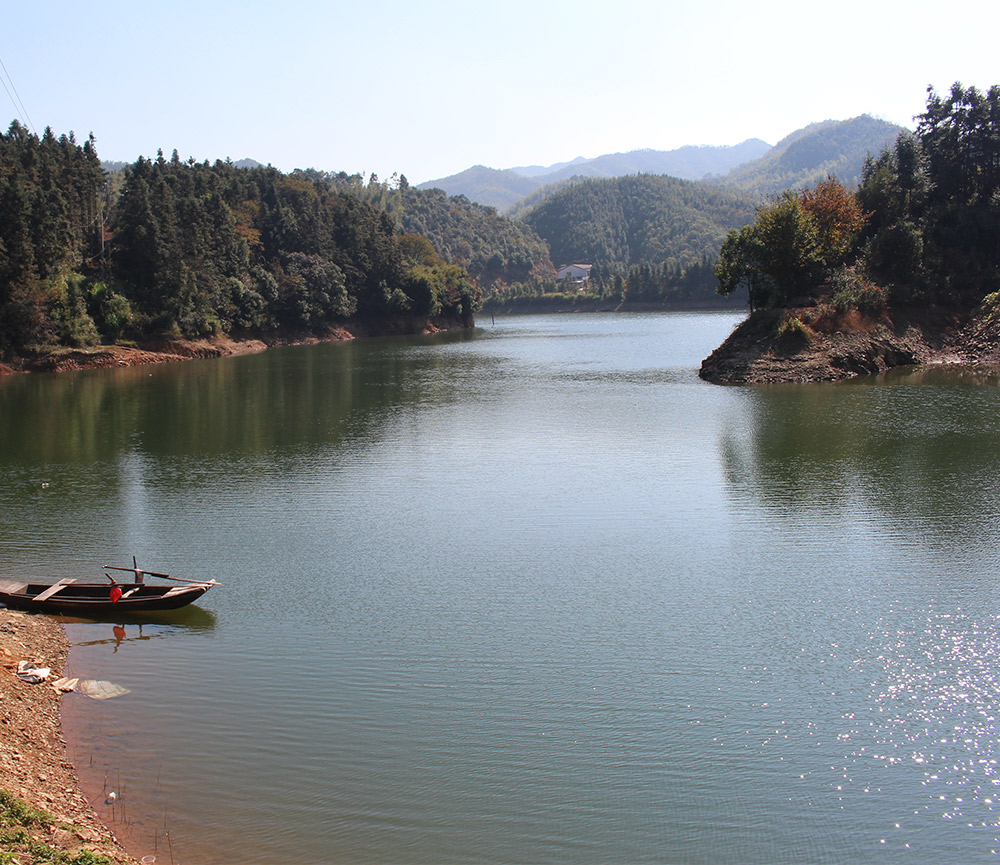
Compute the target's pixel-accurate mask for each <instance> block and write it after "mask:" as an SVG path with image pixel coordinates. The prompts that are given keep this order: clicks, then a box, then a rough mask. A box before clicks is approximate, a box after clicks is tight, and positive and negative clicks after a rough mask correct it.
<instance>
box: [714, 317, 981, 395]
mask: <svg viewBox="0 0 1000 865" xmlns="http://www.w3.org/2000/svg"><path fill="white" fill-rule="evenodd" d="M998 337H1000V327H998V326H997V324H996V323H991V322H989V321H987V320H985V319H982V318H977V317H975V316H970V315H968V314H962V313H959V312H954V311H948V310H940V309H931V310H905V311H894V312H893V313H892V314H889V313H882V314H880V315H877V316H863V315H861V314H859V313H858V312H856V311H851V312H847V313H838V312H835V311H833V310H832V309H831V308H830V307H828V306H811V307H796V308H791V309H778V310H765V311H761V312H756V313H754V314H752V315H751V316H750V317H748V318H747V319H746V320H745V321H743V322H742V323H741V324H740V325H739V326H738V327H737V328H736V329H735V330H734V331H733V332H732V334H730V336H729V337H728V339H726V341H725V342H724V343H723V344H722V345H721V346H719V347H718V348H717V349H716V350H715V351H714V352H712V354H711V355H710V356H709V357H708V358H706V359H705V361H704V362H703V363H702V365H701V371H700V373H699V374H700V376H701V377H702V378H703V379H705V380H707V381H711V382H716V383H720V384H736V383H751V384H752V383H766V382H808V381H837V380H839V379H845V378H852V377H853V376H857V375H871V374H877V373H880V372H885V371H886V370H889V369H892V368H894V367H898V366H912V365H917V364H921V365H922V364H934V363H968V364H974V363H993V362H996V361H997V359H998V358H1000V350H998V346H1000V340H998Z"/></svg>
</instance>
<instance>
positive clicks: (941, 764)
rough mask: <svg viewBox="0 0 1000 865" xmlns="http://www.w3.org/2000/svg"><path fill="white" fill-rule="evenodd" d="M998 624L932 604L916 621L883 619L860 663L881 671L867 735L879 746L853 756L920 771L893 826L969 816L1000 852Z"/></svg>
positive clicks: (916, 826) (917, 827)
mask: <svg viewBox="0 0 1000 865" xmlns="http://www.w3.org/2000/svg"><path fill="white" fill-rule="evenodd" d="M998 623H1000V618H998V617H990V618H985V619H977V618H974V617H972V616H970V615H967V614H964V613H962V612H958V613H956V614H947V613H936V612H934V611H933V610H928V611H927V612H926V614H925V615H924V616H923V617H922V619H920V618H916V619H914V622H913V624H912V625H910V626H897V625H894V624H892V623H889V622H887V621H885V620H883V621H882V622H881V623H880V625H881V626H882V630H880V631H876V632H873V633H872V635H871V643H870V645H869V655H868V657H866V658H862V659H861V660H860V662H859V666H860V667H861V668H863V669H864V670H865V672H866V673H868V674H869V675H870V676H871V677H872V679H873V681H872V683H871V692H870V696H869V706H868V712H869V716H870V720H869V729H870V732H869V734H868V736H866V737H864V738H865V739H866V740H868V741H870V743H871V749H870V752H869V750H868V749H867V748H864V747H862V748H859V749H857V750H854V751H852V752H850V753H849V754H848V755H847V756H848V759H849V760H850V761H852V762H853V763H855V764H857V763H860V762H862V761H867V760H874V761H876V762H877V763H880V764H882V765H883V766H885V767H895V766H906V765H907V764H909V765H910V766H912V767H916V768H917V769H918V771H919V777H920V786H921V787H922V788H923V790H922V792H921V793H920V795H919V796H915V798H914V799H913V801H912V806H913V807H912V810H911V811H910V812H909V813H907V814H900V815H898V819H897V822H896V823H895V827H894V828H898V829H900V830H902V831H903V832H904V833H905V832H910V833H919V832H920V831H921V829H922V828H924V827H925V826H926V825H927V824H928V823H929V822H932V821H940V820H944V821H954V822H959V823H964V824H965V825H966V826H967V828H968V829H970V830H973V831H976V832H981V833H982V834H983V835H984V836H989V840H990V843H991V844H992V845H993V846H992V847H991V850H990V852H991V853H993V854H994V855H996V854H997V853H998V850H1000V814H998V808H997V803H998V801H1000V789H998V788H1000V772H998V768H997V767H998V765H1000V743H998V741H997V717H996V707H997V705H1000V681H998V678H997V676H996V673H995V670H996V669H997V666H998V664H1000V624H998ZM869 737H870V739H869Z"/></svg>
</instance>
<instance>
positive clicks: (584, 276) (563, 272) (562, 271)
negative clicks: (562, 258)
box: [556, 264, 594, 285]
mask: <svg viewBox="0 0 1000 865" xmlns="http://www.w3.org/2000/svg"><path fill="white" fill-rule="evenodd" d="M593 266H594V265H592V264H566V265H563V266H562V267H560V268H559V272H558V273H557V274H556V280H557V281H558V282H562V281H563V280H564V279H571V280H573V282H575V283H576V284H577V285H581V284H582V283H584V282H586V281H587V280H588V279H590V268H592V267H593Z"/></svg>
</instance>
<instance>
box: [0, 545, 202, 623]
mask: <svg viewBox="0 0 1000 865" xmlns="http://www.w3.org/2000/svg"><path fill="white" fill-rule="evenodd" d="M132 563H133V567H131V568H122V567H118V566H116V565H104V566H103V567H104V568H106V569H107V570H109V571H130V572H131V573H133V574H134V575H135V576H134V582H131V583H118V582H117V581H116V580H115V579H114V578H113V577H112V576H111V575H110V574H105V575H104V576H106V577H107V578H108V580H109V581H110V582H108V583H82V582H77V581H76V580H75V579H72V578H70V579H65V580H59V581H58V582H56V583H29V582H17V581H14V580H0V603H4V604H6V605H7V606H8V607H11V608H13V609H17V610H32V611H35V612H40V613H64V614H68V615H75V616H87V617H94V616H106V615H109V614H117V613H142V612H148V611H150V610H176V609H177V608H178V607H183V606H186V605H187V604H190V603H191V602H192V601H194V600H197V599H198V598H200V597H201V596H202V595H204V594H205V592H207V591H208V590H209V589H210V588H212V586H216V585H218V583H217V582H216V581H215V580H207V581H204V580H182V579H180V578H179V577H171V576H170V575H169V574H158V573H156V572H155V571H144V570H142V568H140V567H139V566H138V565H137V564H135V559H134V558H133V560H132ZM147 576H150V577H161V578H163V579H166V580H173V581H174V582H177V583H181V585H177V586H174V585H170V584H164V583H147V582H146V581H145V578H146V577H147Z"/></svg>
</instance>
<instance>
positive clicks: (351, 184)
mask: <svg viewBox="0 0 1000 865" xmlns="http://www.w3.org/2000/svg"><path fill="white" fill-rule="evenodd" d="M297 174H299V175H301V176H303V177H308V178H310V179H311V180H313V181H314V182H316V183H319V184H321V185H328V186H330V187H332V188H334V189H337V190H340V191H342V192H346V193H348V194H350V195H354V196H357V197H358V198H361V199H362V200H363V201H365V202H367V203H368V204H370V205H372V206H373V207H375V208H376V209H378V210H379V211H381V212H383V213H385V214H387V216H388V217H389V218H390V219H391V220H392V223H393V225H394V226H395V227H396V231H397V233H399V234H401V235H419V236H421V237H425V238H427V239H428V240H429V241H430V242H431V244H432V245H433V247H434V250H435V252H436V254H437V255H439V256H440V257H441V258H442V259H443V260H444V261H446V262H448V263H449V264H454V265H459V266H461V267H463V268H465V269H466V270H467V271H468V272H469V274H470V275H471V276H472V277H473V278H474V279H475V280H476V281H477V282H478V283H479V285H480V286H481V287H482V288H483V290H484V291H486V292H487V293H490V292H492V291H494V290H501V289H503V288H504V287H506V286H509V285H512V284H517V283H523V282H526V281H529V280H531V279H534V278H541V279H545V278H550V277H553V276H555V269H554V268H553V267H552V261H551V260H550V258H549V249H548V246H547V245H546V243H545V241H543V240H542V239H541V238H540V237H539V236H538V235H537V234H536V233H535V232H534V231H532V229H531V228H530V227H528V226H527V225H526V224H525V223H523V222H520V221H517V220H512V219H508V218H507V217H505V216H501V215H500V214H499V213H497V211H496V209H495V208H493V207H486V206H484V205H481V204H476V203H475V202H472V201H469V200H468V199H467V198H466V197H465V196H464V195H453V196H449V195H447V194H445V192H444V191H442V190H440V189H417V188H415V187H412V186H410V184H409V182H408V181H407V179H406V177H405V175H404V176H394V177H393V178H391V179H390V180H388V181H379V179H378V178H377V177H376V176H375V175H372V176H371V177H370V178H369V179H368V181H367V183H366V182H365V181H364V178H362V176H361V175H360V174H350V175H349V174H346V173H344V172H340V173H338V174H332V173H328V172H319V171H316V170H314V169H309V170H307V171H304V172H297Z"/></svg>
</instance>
